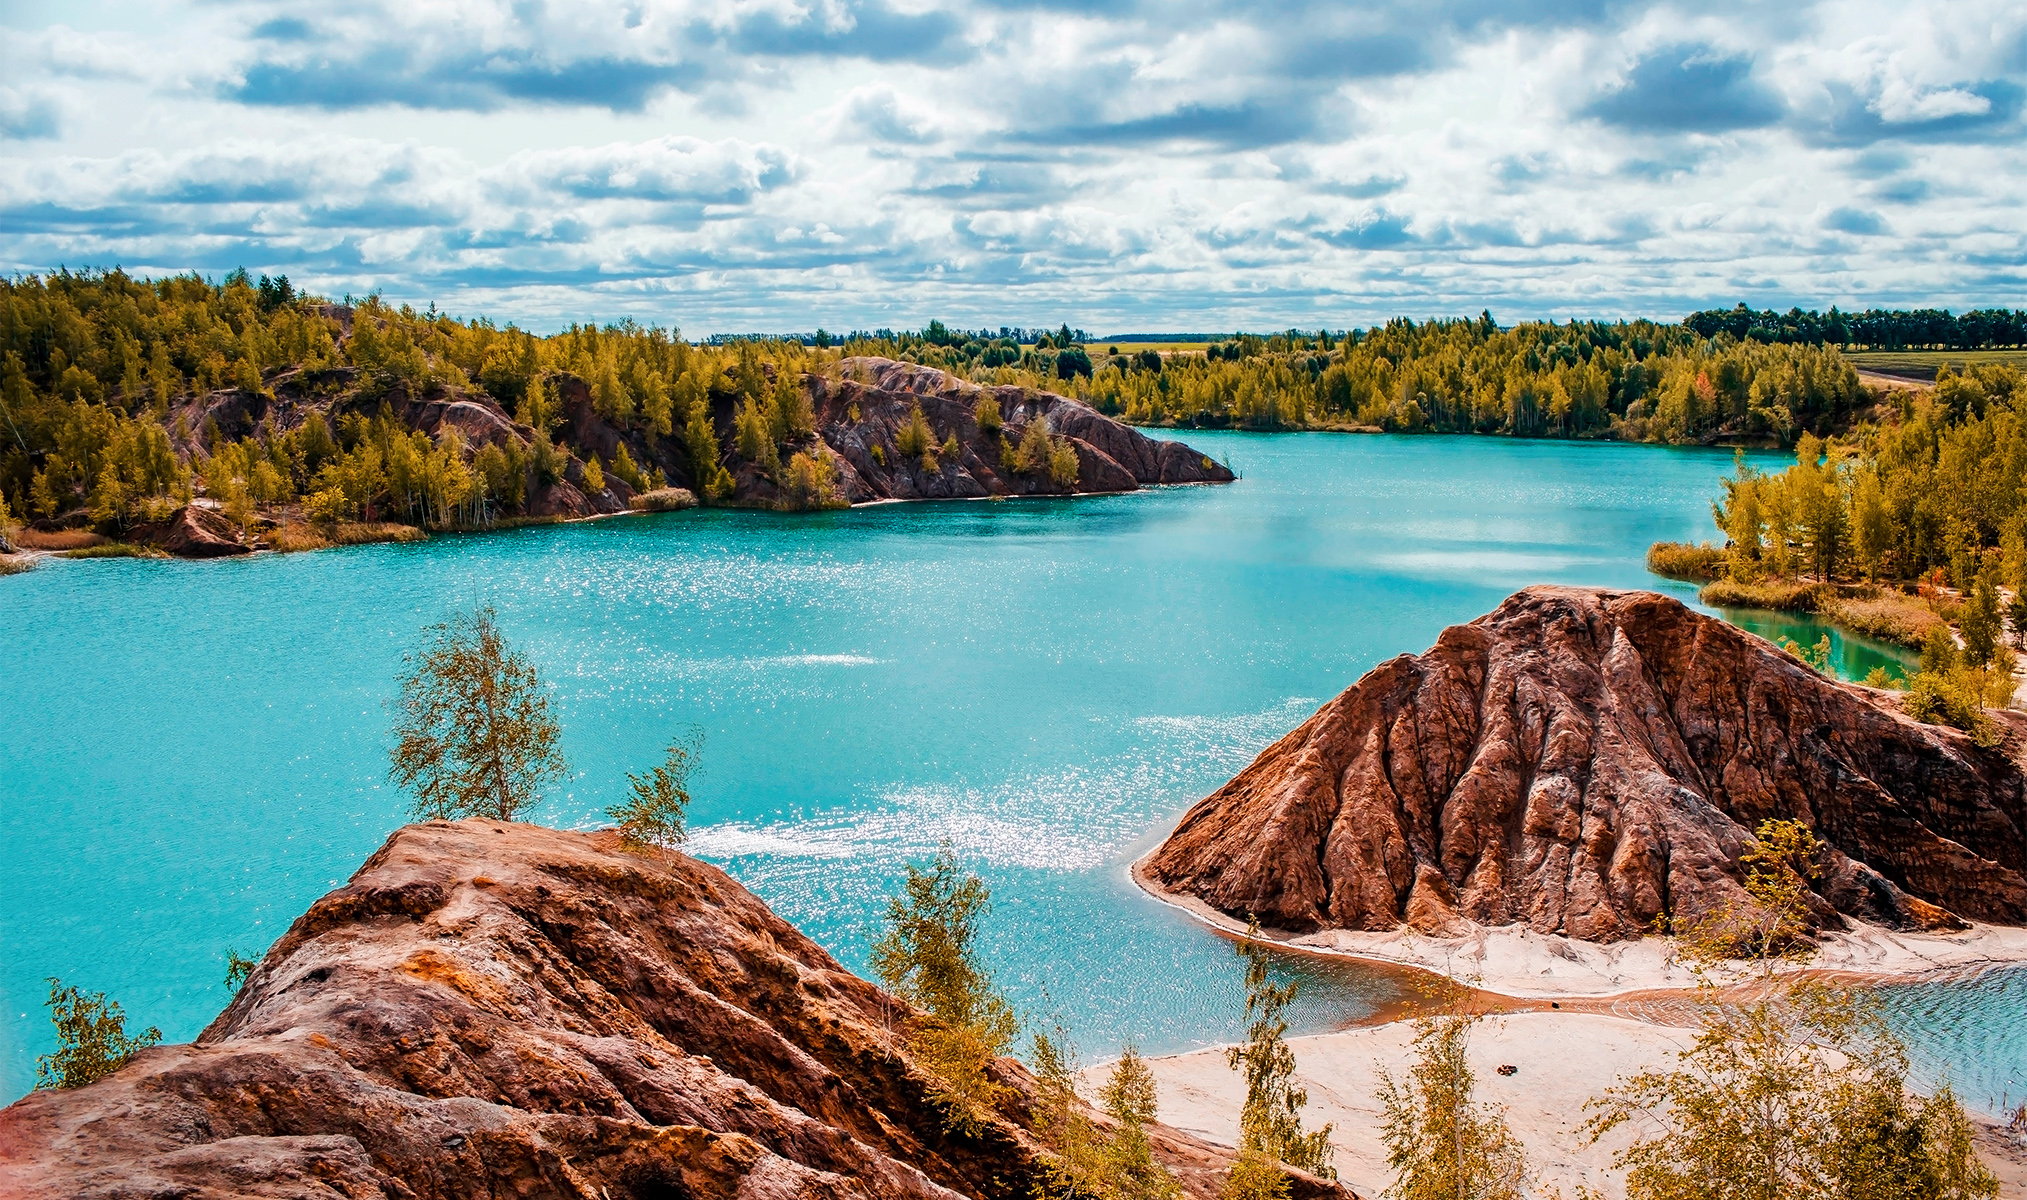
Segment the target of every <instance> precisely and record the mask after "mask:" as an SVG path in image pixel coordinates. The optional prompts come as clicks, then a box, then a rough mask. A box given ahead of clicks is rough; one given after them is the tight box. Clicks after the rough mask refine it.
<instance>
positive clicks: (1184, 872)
mask: <svg viewBox="0 0 2027 1200" xmlns="http://www.w3.org/2000/svg"><path fill="white" fill-rule="evenodd" d="M1992 716H1993V717H1994V719H1995V720H1997V721H1998V722H1999V723H2000V726H2001V728H2002V730H2003V731H2004V732H2005V740H2004V744H2003V745H2001V746H2000V747H1998V748H1994V749H1985V748H1981V747H1979V746H1978V745H1976V744H1974V743H1973V741H1972V739H1971V738H1970V737H1968V736H1967V735H1965V734H1963V733H1960V732H1958V731H1957V730H1954V729H1947V728H1942V727H1938V726H1934V725H1926V724H1922V723H1921V722H1918V721H1915V720H1912V719H1910V718H1909V717H1908V716H1907V715H1906V714H1905V713H1904V712H1903V711H1902V710H1901V706H1900V699H1899V694H1898V693H1894V692H1885V691H1878V690H1874V689H1871V688H1865V687H1860V686H1856V685H1851V684H1842V683H1838V682H1836V681H1834V680H1831V679H1827V678H1825V677H1823V676H1822V675H1819V674H1817V673H1816V672H1814V671H1812V670H1810V669H1809V668H1808V667H1807V666H1805V665H1803V664H1802V663H1801V662H1799V661H1797V660H1796V659H1795V658H1794V657H1792V656H1791V655H1788V654H1786V653H1784V652H1783V651H1781V650H1779V649H1776V648H1775V647H1774V646H1773V645H1772V644H1770V643H1768V642H1766V641H1764V640H1762V639H1760V638H1758V637H1755V636H1753V635H1752V634H1749V633H1746V632H1744V631H1743V630H1740V629H1738V628H1736V627H1735V626H1732V625H1729V624H1727V623H1725V622H1723V621H1719V620H1716V619H1714V618H1711V617H1706V616H1702V615H1700V614H1698V613H1695V612H1692V611H1690V610H1689V609H1688V608H1686V607H1684V606H1683V605H1682V604H1680V603H1678V602H1677V601H1675V600H1672V599H1669V598H1667V597H1664V596H1659V595H1656V594H1653V593H1651V592H1613V591H1596V590H1587V589H1577V588H1558V587H1535V588H1529V589H1527V590H1525V591H1522V592H1520V593H1517V594H1516V595H1514V596H1512V597H1511V598H1509V599H1508V600H1507V601H1506V602H1505V603H1504V604H1502V605H1500V607H1499V608H1498V609H1497V610H1496V611H1494V612H1493V613H1491V614H1489V615H1487V616H1485V617H1481V618H1479V619H1478V620H1476V621H1474V622H1472V623H1470V624H1469V625H1459V626H1453V627H1452V628H1450V629H1447V630H1445V631H1444V632H1443V634H1442V636H1441V637H1440V638H1438V639H1437V641H1436V645H1435V646H1434V647H1433V648H1431V649H1430V650H1428V651H1427V652H1425V653H1422V654H1419V655H1412V656H1411V655H1402V656H1401V657H1399V658H1396V659H1393V660H1392V661H1390V662H1386V663H1382V664H1380V665H1379V666H1378V667H1375V668H1374V669H1373V670H1372V671H1371V672H1369V673H1368V674H1367V675H1366V676H1365V677H1364V678H1362V679H1360V680H1359V681H1358V682H1357V683H1356V684H1355V685H1353V686H1352V687H1351V688H1350V689H1348V690H1347V691H1345V692H1344V693H1343V694H1342V695H1340V696H1338V697H1337V698H1336V699H1335V700H1332V701H1331V702H1330V703H1328V704H1326V705H1324V706H1323V707H1322V708H1321V709H1319V710H1318V711H1317V712H1316V714H1315V715H1314V716H1312V717H1310V718H1309V719H1308V720H1307V721H1305V722H1303V724H1302V725H1301V726H1299V727H1298V728H1296V729H1295V730H1294V731H1293V732H1292V733H1289V734H1288V735H1287V736H1286V737H1283V738H1282V739H1281V740H1280V741H1278V742H1276V743H1274V744H1273V745H1272V746H1270V747H1268V748H1267V749H1266V750H1265V751H1263V752H1262V753H1261V754H1260V756H1259V757H1258V758H1257V759H1255V760H1254V761H1253V763H1252V765H1250V766H1248V767H1247V768H1246V769H1245V770H1244V771H1243V772H1241V773H1240V774H1239V775H1238V777H1237V778H1235V779H1233V780H1232V781H1231V782H1230V783H1228V784H1226V785H1225V786H1224V787H1223V788H1220V789H1219V790H1218V791H1217V792H1216V793H1214V794H1212V795H1211V796H1209V797H1208V798H1206V799H1204V800H1202V801H1200V802H1199V803H1198V804H1196V805H1195V806H1194V807H1193V808H1191V809H1190V810H1189V812H1188V813H1187V814H1186V815H1185V816H1184V817H1183V818H1182V821H1181V823H1180V824H1179V825H1177V827H1176V829H1175V831H1174V832H1173V833H1172V834H1170V835H1169V837H1168V839H1167V840H1166V841H1165V842H1163V843H1162V845H1161V846H1160V847H1159V848H1158V849H1157V850H1156V851H1155V852H1154V854H1153V855H1151V856H1150V858H1149V859H1148V860H1147V862H1146V863H1145V864H1143V866H1142V869H1141V873H1142V875H1143V876H1144V877H1145V878H1146V879H1148V880H1149V881H1150V882H1152V883H1153V884H1155V885H1157V886H1158V887H1160V888H1163V889H1166V890H1170V891H1174V892H1178V893H1184V894H1188V895H1192V896H1195V897H1198V898H1200V899H1202V900H1203V901H1205V902H1207V903H1209V904H1210V905H1211V906H1213V907H1215V908H1217V909H1219V910H1221V911H1223V912H1225V913H1228V914H1231V915H1233V916H1235V917H1238V918H1240V919H1244V918H1245V917H1247V916H1248V915H1257V916H1258V917H1259V918H1260V920H1261V922H1262V923H1263V924H1268V925H1273V926H1276V927H1279V928H1282V929H1287V930H1292V931H1298V932H1312V931H1316V930H1321V929H1332V928H1336V929H1353V930H1391V929H1396V928H1399V927H1401V926H1403V925H1407V926H1410V927H1412V928H1415V929H1417V930H1421V931H1423V932H1429V933H1447V932H1453V931H1455V930H1456V929H1458V928H1459V925H1458V923H1459V922H1472V923H1475V924H1477V925H1481V926H1521V927H1525V928H1527V929H1530V930H1533V931H1535V932H1537V933H1542V934H1561V935H1565V936H1568V937H1572V938H1579V939H1585V940H1590V941H1596V942H1610V941H1616V940H1621V939H1630V938H1637V937H1639V936H1641V935H1642V934H1643V933H1646V932H1648V931H1650V930H1652V929H1653V928H1654V927H1655V921H1656V919H1657V918H1663V917H1665V918H1669V919H1673V920H1687V921H1694V920H1695V919H1697V918H1698V917H1700V916H1702V915H1703V914H1706V913H1709V912H1712V911H1716V910H1718V909H1720V908H1721V907H1722V906H1723V905H1724V904H1725V903H1726V902H1727V901H1729V900H1733V899H1743V889H1742V886H1741V882H1740V880H1741V878H1742V871H1741V868H1740V864H1739V858H1740V855H1741V854H1742V853H1743V852H1744V851H1745V850H1746V849H1747V848H1748V847H1749V845H1750V844H1751V837H1752V831H1753V830H1755V829H1756V828H1758V826H1759V824H1760V823H1761V822H1763V821H1765V820H1768V819H1769V818H1780V819H1787V820H1796V821H1801V822H1803V823H1804V824H1806V825H1808V826H1809V827H1810V828H1811V829H1813V830H1814V831H1815V833H1816V835H1817V836H1818V837H1820V838H1821V839H1823V841H1824V842H1825V843H1827V850H1826V852H1825V861H1824V862H1823V863H1822V864H1821V865H1822V867H1823V868H1824V870H1823V875H1822V878H1821V879H1819V880H1818V881H1817V882H1816V885H1815V886H1816V897H1815V901H1814V903H1815V906H1816V913H1815V920H1816V922H1817V924H1818V925H1819V926H1833V927H1834V926H1837V925H1840V924H1842V923H1843V920H1844V918H1846V917H1854V918H1860V919H1863V920H1866V921H1870V922H1874V923H1878V924H1883V925H1887V926H1890V927H1893V928H1897V929H1949V928H1961V927H1962V924H1963V920H1962V919H1969V920H1977V921H1985V922H1993V923H2000V924H2009V925H2020V924H2027V773H2023V765H2022V763H2023V752H2027V736H2023V731H2027V719H2023V717H2022V715H2021V714H2018V713H2011V712H2005V713H2000V712H1995V713H1993V714H1992Z"/></svg>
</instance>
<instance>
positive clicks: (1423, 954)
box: [1131, 858, 2027, 1000]
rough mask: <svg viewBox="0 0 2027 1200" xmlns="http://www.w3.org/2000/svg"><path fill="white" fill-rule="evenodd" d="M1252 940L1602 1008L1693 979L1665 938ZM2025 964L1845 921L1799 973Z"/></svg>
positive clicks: (1338, 936)
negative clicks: (1598, 1002)
mask: <svg viewBox="0 0 2027 1200" xmlns="http://www.w3.org/2000/svg"><path fill="white" fill-rule="evenodd" d="M1145 862H1146V859H1144V858H1143V859H1141V860H1140V861H1138V862H1135V863H1134V864H1133V866H1132V868H1131V872H1132V876H1133V881H1134V883H1136V884H1138V885H1139V886H1140V888H1141V889H1142V890H1144V891H1146V892H1147V893H1148V894H1149V895H1151V896H1153V897H1155V898H1156V899H1158V900H1160V901H1162V902H1163V903H1164V904H1168V905H1171V906H1173V907H1175V908H1179V909H1181V910H1183V911H1184V912H1187V913H1189V914H1190V915H1191V916H1193V917H1195V918H1196V919H1197V920H1199V921H1202V922H1204V923H1205V924H1207V925H1210V926H1212V927H1213V928H1216V929H1218V930H1221V931H1223V932H1225V933H1227V934H1233V935H1241V934H1244V933H1245V932H1246V926H1245V923H1244V922H1242V921H1239V920H1237V919H1235V918H1233V917H1230V916H1227V915H1226V914H1224V913H1221V912H1219V911H1218V910H1216V909H1214V908H1212V907H1211V906H1210V905H1208V904H1205V903H1204V902H1203V901H1201V900H1199V899H1197V898H1196V897H1194V896H1188V895H1183V894H1181V893H1177V892H1171V891H1168V890H1167V889H1165V888H1163V887H1162V886H1161V885H1160V884H1159V883H1158V882H1156V881H1155V880H1153V879H1151V878H1149V877H1148V876H1147V875H1146V874H1145V872H1144V871H1143V870H1142V866H1143V865H1144V864H1145ZM1260 937H1261V940H1263V941H1268V942H1271V943H1273V944H1274V945H1275V946H1276V947H1278V948H1281V949H1287V950H1295V951H1302V952H1306V953H1310V954H1321V955H1337V956H1342V957H1346V958H1356V959H1364V960H1366V961H1368V962H1375V963H1384V964H1387V965H1389V966H1395V967H1412V968H1416V969H1419V970H1423V971H1428V972H1431V973H1433V974H1436V975H1441V976H1444V977H1445V978H1448V979H1452V980H1455V981H1457V982H1460V983H1466V984H1470V985H1471V986H1473V987H1475V988H1478V989H1481V990H1484V991H1487V992H1493V993H1498V994H1500V995H1503V996H1508V997H1513V998H1515V999H1523V1000H1527V999H1536V1000H1561V999H1574V998H1580V997H1589V998H1594V999H1604V998H1610V997H1615V996H1628V995H1631V994H1634V993H1641V992H1674V991H1687V990H1689V989H1691V988H1694V987H1695V986H1696V983H1697V980H1696V976H1695V975H1694V974H1692V973H1691V972H1690V970H1689V969H1688V967H1686V966H1684V965H1683V964H1682V963H1681V962H1679V961H1677V960H1676V957H1675V954H1674V948H1673V944H1672V943H1671V942H1670V941H1669V939H1667V938H1660V937H1650V938H1641V939H1640V940H1638V941H1631V942H1612V943H1604V944H1601V943H1598V942H1585V941H1579V940H1577V939H1575V938H1567V937H1562V936H1559V935H1555V934H1542V933H1536V932H1534V931H1533V930H1531V929H1526V928H1523V927H1520V926H1501V927H1497V928H1487V927H1484V926H1474V927H1472V928H1471V929H1470V930H1469V931H1467V932H1465V933H1464V934H1462V935H1460V936H1458V937H1431V936H1429V935H1426V934H1421V933H1416V932H1414V931H1413V930H1410V929H1407V928H1406V927H1403V928H1401V929H1398V930H1393V931H1389V932H1384V933H1362V932H1356V931H1353V930H1348V929H1326V930H1322V931H1319V932H1316V933H1307V934H1289V933H1283V932H1278V931H1274V930H1263V931H1261V934H1260ZM2023 962H2027V929H2019V928H2013V927H2010V926H2004V925H1982V924H1977V923H1975V922H1974V923H1972V925H1971V927H1970V928H1969V929H1967V930H1965V931H1964V932H1962V933H1953V934H1941V933H1901V932H1897V931H1895V930H1891V929H1887V928H1884V927H1882V926H1878V925H1868V924H1865V923H1864V922H1861V921H1852V922H1851V928H1850V929H1849V930H1846V931H1841V932H1830V933H1826V934H1824V935H1823V937H1822V939H1821V945H1820V947H1819V948H1818V950H1817V952H1816V954H1815V956H1814V957H1813V958H1812V959H1811V960H1810V961H1809V962H1808V964H1807V965H1806V966H1802V967H1792V968H1786V969H1789V970H1798V971H1799V970H1806V971H1809V972H1812V973H1816V974H1821V975H1828V976H1832V977H1835V978H1838V979H1841V980H1845V981H1848V982H1853V983H1885V982H1890V981H1905V980H1919V979H1927V978H1935V977H1938V976H1947V975H1955V974H1960V973H1964V972H1969V971H1976V970H1981V969H1984V968H1988V967H1996V966H2006V965H2011V964H2015V963H2023Z"/></svg>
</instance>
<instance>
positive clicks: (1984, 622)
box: [1961, 575, 2005, 667]
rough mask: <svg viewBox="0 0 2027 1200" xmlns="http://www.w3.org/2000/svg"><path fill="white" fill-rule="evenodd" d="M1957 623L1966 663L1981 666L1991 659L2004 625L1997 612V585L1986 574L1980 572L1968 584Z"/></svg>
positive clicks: (1997, 646) (1996, 648)
mask: <svg viewBox="0 0 2027 1200" xmlns="http://www.w3.org/2000/svg"><path fill="white" fill-rule="evenodd" d="M1961 625H1962V628H1963V633H1964V657H1965V658H1967V659H1968V660H1969V662H1970V665H1971V666H1974V667H1982V666H1984V665H1985V664H1986V663H1989V662H1991V661H1992V655H1993V654H1994V653H1996V652H1997V651H1998V649H1999V638H2000V635H2001V634H2002V633H2003V632H2004V629H2005V627H2004V625H2003V624H2001V619H2000V615H1999V589H1997V588H1995V587H1993V586H1992V581H1991V579H1990V578H1989V577H1987V576H1985V575H1980V576H1979V577H1978V582H1977V584H1976V586H1974V587H1972V588H1971V595H1970V599H1969V601H1968V602H1967V603H1965V605H1964V616H1963V620H1962V622H1961Z"/></svg>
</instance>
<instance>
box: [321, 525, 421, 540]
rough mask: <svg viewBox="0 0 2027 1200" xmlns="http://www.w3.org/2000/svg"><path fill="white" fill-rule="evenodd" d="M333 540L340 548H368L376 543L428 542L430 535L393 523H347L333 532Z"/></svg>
mask: <svg viewBox="0 0 2027 1200" xmlns="http://www.w3.org/2000/svg"><path fill="white" fill-rule="evenodd" d="M331 540H332V541H333V542H335V543H337V544H338V545H340V546H366V545H371V544H373V543H375V542H426V541H428V540H429V535H428V534H426V533H424V532H423V531H422V530H420V529H417V528H416V527H415V526H413V525H401V524H398V523H396V522H393V521H347V522H345V523H344V524H342V525H340V526H338V527H337V528H336V529H333V530H332V531H331Z"/></svg>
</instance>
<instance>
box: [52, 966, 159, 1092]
mask: <svg viewBox="0 0 2027 1200" xmlns="http://www.w3.org/2000/svg"><path fill="white" fill-rule="evenodd" d="M45 1007H47V1008H48V1009H49V1019H50V1021H51V1022H52V1023H54V1024H55V1026H56V1053H54V1054H44V1055H42V1056H40V1057H39V1058H37V1059H36V1060H35V1086H37V1087H43V1088H74V1087H83V1086H84V1085H85V1084H88V1083H93V1082H95V1081H97V1080H100V1079H104V1078H105V1077H106V1076H108V1075H110V1074H112V1073H113V1072H114V1071H117V1070H119V1069H120V1068H121V1067H124V1066H126V1065H127V1060H128V1059H130V1058H132V1057H134V1053H135V1052H136V1051H138V1050H145V1049H147V1048H148V1047H150V1046H152V1045H154V1044H155V1043H157V1042H159V1041H161V1040H162V1031H161V1030H159V1029H157V1028H155V1027H154V1026H152V1025H150V1026H149V1027H148V1028H147V1029H145V1030H143V1031H142V1033H141V1035H140V1036H139V1037H131V1038H130V1037H128V1036H127V1014H126V1012H125V1011H124V1010H123V1009H121V1008H120V1006H119V1005H118V1004H117V1003H116V1002H114V1001H111V1000H108V999H106V994H105V993H104V992H94V993H92V994H90V995H86V994H85V993H83V992H81V991H79V990H78V989H76V988H74V987H65V986H63V981H62V980H59V979H51V980H50V981H49V1000H48V1001H47V1003H46V1005H45Z"/></svg>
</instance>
